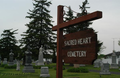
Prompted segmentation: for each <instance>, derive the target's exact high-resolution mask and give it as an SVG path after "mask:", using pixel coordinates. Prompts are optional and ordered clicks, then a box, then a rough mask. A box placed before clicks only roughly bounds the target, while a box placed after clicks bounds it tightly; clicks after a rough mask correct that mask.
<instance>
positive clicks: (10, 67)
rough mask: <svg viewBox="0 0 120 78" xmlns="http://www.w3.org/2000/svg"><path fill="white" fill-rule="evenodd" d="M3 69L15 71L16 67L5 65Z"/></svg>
mask: <svg viewBox="0 0 120 78" xmlns="http://www.w3.org/2000/svg"><path fill="white" fill-rule="evenodd" d="M4 68H6V69H15V68H16V65H12V66H9V65H5V66H4Z"/></svg>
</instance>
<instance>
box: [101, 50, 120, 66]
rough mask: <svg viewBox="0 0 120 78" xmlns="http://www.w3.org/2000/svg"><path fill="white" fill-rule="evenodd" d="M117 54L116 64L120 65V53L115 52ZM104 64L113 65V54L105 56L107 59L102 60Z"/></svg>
mask: <svg viewBox="0 0 120 78" xmlns="http://www.w3.org/2000/svg"><path fill="white" fill-rule="evenodd" d="M115 54H116V62H117V64H118V60H119V59H120V51H118V52H115ZM102 62H103V63H109V64H111V63H112V53H110V54H107V55H105V58H102Z"/></svg>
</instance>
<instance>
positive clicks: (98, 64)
mask: <svg viewBox="0 0 120 78" xmlns="http://www.w3.org/2000/svg"><path fill="white" fill-rule="evenodd" d="M101 62H102V61H101V59H96V60H95V61H94V67H98V68H99V67H100V66H101Z"/></svg>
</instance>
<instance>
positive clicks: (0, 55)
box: [0, 55, 1, 65]
mask: <svg viewBox="0 0 120 78" xmlns="http://www.w3.org/2000/svg"><path fill="white" fill-rule="evenodd" d="M0 65H1V55H0Z"/></svg>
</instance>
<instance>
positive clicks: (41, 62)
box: [37, 46, 44, 66]
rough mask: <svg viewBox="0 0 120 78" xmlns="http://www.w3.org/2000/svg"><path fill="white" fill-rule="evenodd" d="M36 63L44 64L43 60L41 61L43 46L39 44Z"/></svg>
mask: <svg viewBox="0 0 120 78" xmlns="http://www.w3.org/2000/svg"><path fill="white" fill-rule="evenodd" d="M37 65H38V66H39V65H44V61H43V47H42V46H41V47H40V49H39V56H38V62H37Z"/></svg>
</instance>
